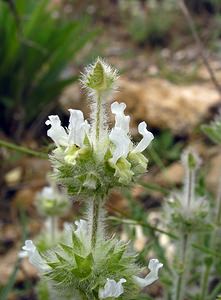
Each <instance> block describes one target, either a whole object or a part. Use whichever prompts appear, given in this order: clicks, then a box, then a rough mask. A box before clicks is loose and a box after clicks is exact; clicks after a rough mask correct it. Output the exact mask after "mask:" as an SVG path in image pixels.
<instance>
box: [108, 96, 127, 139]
mask: <svg viewBox="0 0 221 300" xmlns="http://www.w3.org/2000/svg"><path fill="white" fill-rule="evenodd" d="M125 108H126V104H125V103H123V102H122V103H118V102H114V103H112V104H111V111H112V113H113V114H115V127H118V128H121V129H122V130H123V131H124V132H125V133H126V134H128V132H129V123H130V117H129V116H125V114H124V110H125Z"/></svg>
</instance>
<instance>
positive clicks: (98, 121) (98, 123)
mask: <svg viewBox="0 0 221 300" xmlns="http://www.w3.org/2000/svg"><path fill="white" fill-rule="evenodd" d="M101 102H102V98H101V94H98V96H97V103H96V105H97V107H96V125H95V126H96V129H95V130H96V131H95V136H96V142H97V143H98V141H99V139H100V129H101V126H102V124H101V122H102V118H101V113H102V107H101V106H102V104H101Z"/></svg>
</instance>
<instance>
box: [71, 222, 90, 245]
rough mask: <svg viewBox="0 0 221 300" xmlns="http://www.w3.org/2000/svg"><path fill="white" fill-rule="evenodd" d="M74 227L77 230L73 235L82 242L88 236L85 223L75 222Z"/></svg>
mask: <svg viewBox="0 0 221 300" xmlns="http://www.w3.org/2000/svg"><path fill="white" fill-rule="evenodd" d="M75 225H76V226H77V229H76V230H75V231H74V233H75V234H76V235H77V237H78V238H80V239H81V240H83V239H84V238H85V236H87V234H88V224H87V221H85V220H82V219H80V220H79V221H75Z"/></svg>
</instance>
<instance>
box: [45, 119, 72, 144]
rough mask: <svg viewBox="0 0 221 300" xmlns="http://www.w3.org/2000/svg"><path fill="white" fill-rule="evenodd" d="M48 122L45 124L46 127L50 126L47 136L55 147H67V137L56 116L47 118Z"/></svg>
mask: <svg viewBox="0 0 221 300" xmlns="http://www.w3.org/2000/svg"><path fill="white" fill-rule="evenodd" d="M48 118H49V120H47V121H46V122H45V124H46V125H51V128H50V129H48V132H47V135H48V136H49V137H50V138H51V139H52V140H53V141H54V142H55V144H56V146H57V147H59V146H67V145H68V135H67V132H66V130H65V129H64V128H63V127H62V126H61V120H60V118H59V117H58V116H54V115H52V116H49V117H48Z"/></svg>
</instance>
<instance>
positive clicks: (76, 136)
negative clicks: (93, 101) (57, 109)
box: [68, 109, 90, 147]
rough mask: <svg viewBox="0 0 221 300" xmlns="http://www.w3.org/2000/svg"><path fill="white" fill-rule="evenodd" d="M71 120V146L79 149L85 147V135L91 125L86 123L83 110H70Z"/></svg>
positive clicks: (69, 137) (69, 139)
mask: <svg viewBox="0 0 221 300" xmlns="http://www.w3.org/2000/svg"><path fill="white" fill-rule="evenodd" d="M69 112H70V119H69V126H68V129H69V136H68V143H69V145H77V146H79V147H82V146H83V141H84V137H85V133H87V132H88V131H89V127H90V126H89V124H88V122H87V121H84V115H83V113H82V111H81V110H77V109H69Z"/></svg>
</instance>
